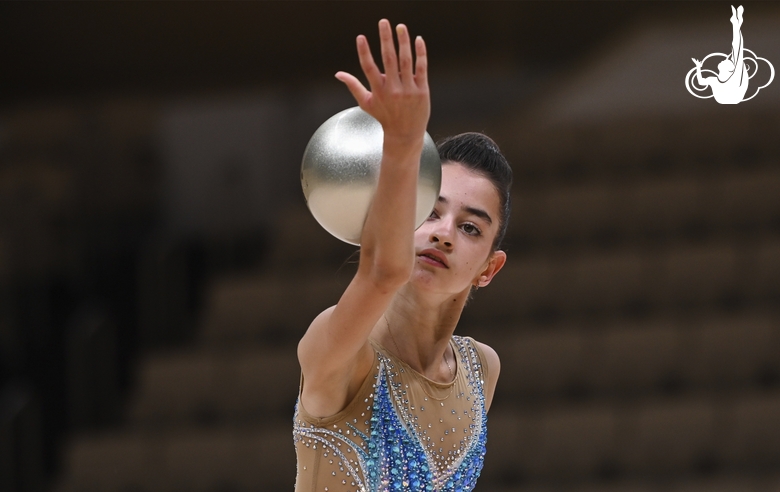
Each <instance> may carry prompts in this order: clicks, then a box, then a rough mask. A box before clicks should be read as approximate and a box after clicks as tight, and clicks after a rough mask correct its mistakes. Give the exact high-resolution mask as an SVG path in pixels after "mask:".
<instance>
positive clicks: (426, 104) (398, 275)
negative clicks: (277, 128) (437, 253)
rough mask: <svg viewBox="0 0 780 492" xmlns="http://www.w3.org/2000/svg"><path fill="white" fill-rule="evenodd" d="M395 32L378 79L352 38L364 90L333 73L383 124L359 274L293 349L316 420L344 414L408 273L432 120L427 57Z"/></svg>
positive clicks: (386, 32)
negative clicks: (374, 335)
mask: <svg viewBox="0 0 780 492" xmlns="http://www.w3.org/2000/svg"><path fill="white" fill-rule="evenodd" d="M396 33H397V35H398V50H397V51H396V48H395V44H394V43H393V33H392V28H391V26H390V23H389V22H388V21H387V20H385V19H383V20H381V21H380V22H379V37H380V41H381V52H382V62H383V65H384V69H385V73H384V74H383V73H381V71H380V70H379V68H378V67H377V65H376V63H375V62H374V59H373V57H372V56H371V51H370V49H369V46H368V41H367V40H366V38H365V36H362V35H361V36H358V38H357V50H358V56H359V59H360V66H361V68H362V69H363V72H364V74H365V76H366V78H367V79H368V83H369V88H370V91H369V90H368V89H366V88H365V87H364V86H363V84H361V83H360V81H359V80H358V79H357V78H355V77H354V76H352V75H350V74H348V73H345V72H338V73H337V74H336V78H338V79H339V80H340V81H342V82H344V84H346V86H347V88H348V89H349V91H350V92H351V93H352V95H353V96H354V97H355V100H356V101H357V103H358V105H359V106H360V107H361V108H362V109H363V110H365V111H366V112H367V113H369V114H370V115H372V116H373V117H374V118H376V119H377V120H378V121H379V122H380V123H381V124H382V129H383V130H384V144H383V149H382V162H381V167H380V171H379V180H378V183H377V189H376V192H375V195H374V198H373V201H372V203H371V206H370V208H369V211H368V216H367V218H366V221H365V224H364V226H363V233H362V236H361V246H360V263H359V266H358V271H357V273H356V275H355V277H354V278H353V279H352V282H351V283H350V284H349V286H348V287H347V289H346V290H345V291H344V294H343V295H342V296H341V299H340V300H339V302H338V304H337V305H336V306H333V307H331V308H328V309H326V310H325V311H323V312H322V313H321V314H320V315H319V316H318V317H317V318H316V319H315V320H314V321H313V322H312V324H311V325H310V326H309V329H308V330H307V332H306V334H305V335H304V336H303V338H302V339H301V341H300V343H299V344H298V360H299V362H300V364H301V369H302V371H303V378H304V386H303V392H302V394H301V403H302V405H303V407H304V408H305V409H306V411H307V412H309V413H310V414H312V415H314V416H318V417H325V416H330V415H333V414H335V413H337V412H338V411H340V410H342V409H343V408H344V407H345V406H346V405H347V403H349V401H350V400H351V398H352V397H353V396H354V394H355V393H356V391H357V389H358V388H359V386H360V384H361V382H362V381H363V380H364V379H365V377H366V375H367V374H368V371H369V370H370V369H371V364H372V361H373V349H372V348H371V346H370V344H369V343H368V336H369V334H370V333H371V330H372V329H373V327H374V325H375V324H376V323H377V321H378V320H379V319H380V317H381V316H382V314H383V313H384V312H385V310H386V309H387V307H388V305H389V304H390V301H391V300H392V298H393V296H394V295H395V293H396V292H397V291H398V289H399V288H400V287H401V286H402V285H403V284H405V283H406V282H407V281H408V280H409V277H410V275H411V273H412V269H413V267H414V261H415V251H414V226H415V212H416V208H417V203H416V198H417V176H418V174H419V165H420V154H421V153H422V147H423V137H424V135H425V129H426V127H427V124H428V117H429V115H430V97H429V92H428V80H427V54H426V49H425V43H424V42H423V40H422V38H420V37H418V38H417V39H416V40H415V51H416V55H417V59H416V62H415V61H414V60H413V57H412V46H411V40H410V38H409V33H408V31H407V29H406V27H405V26H404V25H401V24H399V25H398V26H397V28H396Z"/></svg>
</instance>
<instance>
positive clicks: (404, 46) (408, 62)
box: [395, 24, 414, 84]
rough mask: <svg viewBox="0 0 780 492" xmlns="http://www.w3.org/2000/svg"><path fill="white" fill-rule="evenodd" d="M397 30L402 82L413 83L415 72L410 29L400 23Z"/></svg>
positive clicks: (399, 69) (399, 68)
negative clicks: (413, 70)
mask: <svg viewBox="0 0 780 492" xmlns="http://www.w3.org/2000/svg"><path fill="white" fill-rule="evenodd" d="M395 31H396V34H397V35H398V64H399V67H398V71H399V73H400V76H401V82H402V83H404V84H411V83H412V82H413V81H414V73H412V46H411V43H410V41H409V31H408V30H407V29H406V26H405V25H403V24H398V26H396V28H395Z"/></svg>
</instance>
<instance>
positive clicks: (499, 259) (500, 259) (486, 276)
mask: <svg viewBox="0 0 780 492" xmlns="http://www.w3.org/2000/svg"><path fill="white" fill-rule="evenodd" d="M505 264H506V253H505V252H503V251H501V250H500V249H499V250H496V251H494V252H493V253H492V254H491V255H490V259H489V260H488V263H487V266H486V267H485V269H484V270H482V273H480V274H479V276H478V277H477V278H476V279H475V280H474V285H476V286H477V287H485V286H487V285H488V284H489V283H490V281H491V280H493V277H495V276H496V274H497V273H498V272H499V271H500V270H501V269H502V268H504V265H505Z"/></svg>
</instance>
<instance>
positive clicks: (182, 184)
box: [0, 1, 780, 492]
mask: <svg viewBox="0 0 780 492" xmlns="http://www.w3.org/2000/svg"><path fill="white" fill-rule="evenodd" d="M734 5H735V6H736V4H734ZM743 5H744V7H745V14H744V19H745V21H744V25H743V26H742V31H741V32H742V34H743V35H744V43H745V47H746V48H749V49H750V50H752V52H754V54H755V55H756V56H759V57H763V58H765V59H766V60H768V61H769V62H771V63H772V64H774V66H775V67H777V68H780V4H776V3H769V2H758V3H744V4H743ZM729 15H731V13H730V10H729V4H728V3H723V2H684V3H675V2H658V3H655V2H586V1H583V2H476V1H475V2H329V1H316V2H159V3H158V2H3V3H2V4H1V5H0V39H1V40H2V43H0V44H1V45H2V46H5V48H4V49H2V50H0V73H2V75H0V80H2V83H0V86H1V87H2V90H0V490H2V491H4V492H44V491H46V492H48V491H51V492H249V491H271V490H274V491H276V490H292V488H293V486H294V481H295V466H296V462H295V451H294V448H293V444H292V436H291V430H292V411H293V406H294V404H295V400H296V395H297V390H298V383H299V378H300V368H299V365H298V362H297V359H296V344H297V342H298V340H299V339H300V338H301V336H302V334H303V332H304V331H305V330H306V328H307V326H308V324H309V322H310V321H311V320H312V319H313V318H314V316H316V314H317V313H319V312H320V311H322V310H323V309H324V308H325V307H327V306H330V305H332V304H334V303H335V302H336V301H337V300H338V299H339V295H340V293H341V292H342V291H343V290H344V288H345V286H346V285H347V283H348V282H349V281H350V279H351V277H352V275H353V274H354V272H355V268H356V261H357V260H356V257H355V251H356V248H355V247H353V246H350V245H348V244H345V243H342V242H340V241H338V240H337V239H335V238H333V237H331V236H330V235H329V234H328V233H327V232H325V231H324V230H323V229H322V228H321V227H320V226H319V225H318V224H317V222H316V221H315V220H314V219H313V218H312V216H311V214H310V213H309V211H308V209H307V207H306V203H305V201H304V198H303V194H302V192H301V186H300V166H301V156H302V155H303V151H304V148H305V146H306V143H307V141H308V139H309V138H310V137H311V135H312V133H313V132H314V131H315V130H316V129H317V127H318V126H319V125H320V124H321V123H322V122H324V121H325V120H326V119H327V118H329V117H330V116H331V115H333V114H335V113H337V112H338V111H341V110H342V109H345V108H348V107H350V106H354V105H355V103H354V100H353V99H352V98H351V96H350V94H349V93H348V91H347V90H346V89H345V88H344V86H343V85H342V84H341V83H340V82H338V81H337V80H336V79H335V78H334V77H333V75H334V74H335V73H336V71H338V70H345V71H349V72H351V73H355V74H358V73H360V72H359V65H358V62H357V57H356V54H355V36H357V35H358V34H361V33H363V34H366V35H367V36H368V39H369V42H370V43H373V44H372V46H373V48H374V49H375V50H376V46H377V31H376V25H377V21H378V20H379V19H381V18H383V17H384V18H388V19H389V20H390V21H391V22H393V23H398V22H403V23H405V24H406V25H408V26H409V29H410V31H411V33H412V34H413V35H417V34H420V35H422V36H423V37H424V38H425V40H426V43H427V45H428V50H429V57H430V88H431V104H432V106H431V107H432V110H431V119H430V123H429V126H428V132H429V133H430V134H431V135H432V136H433V137H434V139H438V138H441V137H444V136H447V135H451V134H455V133H460V132H464V131H482V132H485V133H486V134H488V135H490V136H491V137H492V138H493V139H494V140H495V141H496V142H497V143H498V144H499V145H500V147H501V149H502V150H503V152H504V153H505V155H506V156H507V158H508V160H509V162H510V164H511V166H512V168H513V171H514V185H513V186H514V187H513V210H512V216H511V223H510V225H509V230H508V235H507V239H506V241H505V247H504V249H505V251H506V252H507V255H508V258H509V259H508V262H507V266H506V267H505V268H504V270H502V271H501V272H500V274H499V275H498V276H497V277H496V279H495V280H494V281H493V282H492V283H491V285H490V286H488V287H487V288H484V289H480V290H479V292H477V293H476V294H475V297H474V299H473V301H471V302H470V303H469V305H468V307H467V308H466V309H465V311H464V313H463V318H462V321H461V324H460V326H459V328H458V334H468V335H472V336H474V337H475V338H476V339H478V340H480V341H484V342H486V343H488V344H489V345H491V346H492V347H494V348H495V349H496V351H497V352H498V354H499V355H500V357H501V360H502V364H501V366H502V367H501V378H500V379H499V382H498V388H497V390H496V396H495V399H494V401H493V406H492V408H491V410H490V413H489V417H488V419H489V438H488V441H487V456H486V458H485V466H484V469H483V471H482V475H481V478H480V481H479V484H478V485H477V487H476V489H475V490H477V491H480V492H491V491H493V492H510V491H516V492H554V491H555V492H558V491H560V492H575V491H581V492H661V491H663V492H669V491H671V492H777V491H778V490H780V138H778V128H780V85H779V84H780V82H779V81H777V80H775V81H774V82H773V83H771V84H769V85H768V86H767V87H766V88H764V89H763V90H761V91H760V93H756V94H755V97H754V98H752V99H750V100H744V101H743V102H741V103H739V104H733V105H725V104H718V103H716V102H715V101H714V100H713V99H712V98H710V99H697V98H696V97H694V96H693V95H692V94H690V93H689V92H688V91H687V90H686V85H685V76H686V73H688V72H689V70H691V69H693V68H694V64H693V62H692V61H691V59H692V58H696V59H702V58H704V57H705V56H707V55H708V54H709V53H714V52H725V53H728V52H729V49H730V44H729V43H730V40H731V30H730V27H729V22H728V18H729ZM761 63H762V62H757V65H758V67H757V71H756V73H755V77H754V78H751V84H753V85H751V87H752V88H750V89H748V91H749V94H748V95H750V94H753V92H751V91H755V87H758V86H759V85H760V83H766V82H767V81H768V80H769V79H768V78H767V77H768V74H769V71H768V70H767V68H766V65H762V64H761ZM751 70H753V69H751ZM761 81H763V82H761ZM746 97H747V96H746Z"/></svg>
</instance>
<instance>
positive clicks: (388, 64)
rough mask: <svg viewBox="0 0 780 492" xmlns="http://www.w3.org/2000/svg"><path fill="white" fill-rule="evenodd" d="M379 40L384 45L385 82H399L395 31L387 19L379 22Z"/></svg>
mask: <svg viewBox="0 0 780 492" xmlns="http://www.w3.org/2000/svg"><path fill="white" fill-rule="evenodd" d="M379 40H380V42H381V43H382V63H383V64H384V68H385V76H386V78H385V80H386V81H387V82H390V83H393V82H395V81H398V58H397V56H396V53H395V43H394V42H393V31H392V29H391V27H390V22H388V20H387V19H382V20H381V21H379Z"/></svg>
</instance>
